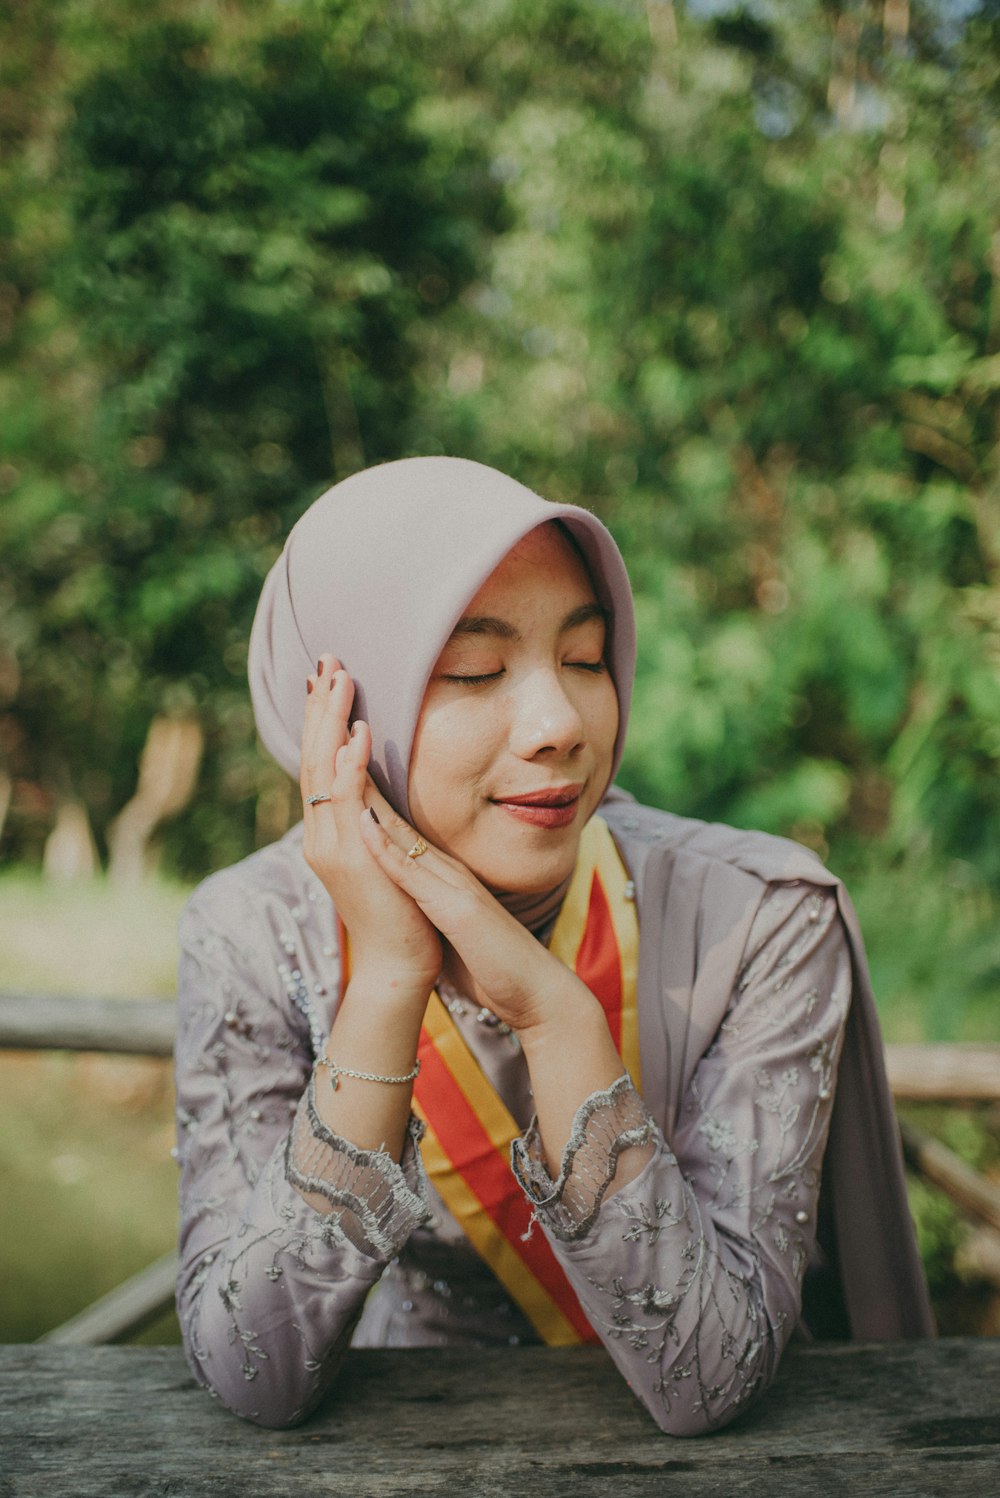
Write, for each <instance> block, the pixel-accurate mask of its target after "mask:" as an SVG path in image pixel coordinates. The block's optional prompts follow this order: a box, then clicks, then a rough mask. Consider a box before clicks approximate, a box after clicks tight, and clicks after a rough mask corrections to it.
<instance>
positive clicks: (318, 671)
mask: <svg viewBox="0 0 1000 1498" xmlns="http://www.w3.org/2000/svg"><path fill="white" fill-rule="evenodd" d="M316 675H317V676H322V675H323V662H322V661H317V662H316Z"/></svg>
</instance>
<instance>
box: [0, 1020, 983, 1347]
mask: <svg viewBox="0 0 1000 1498" xmlns="http://www.w3.org/2000/svg"><path fill="white" fill-rule="evenodd" d="M176 1030H177V1019H176V1011H175V1009H174V1006H173V1004H171V1003H170V1002H169V1001H167V1000H164V999H106V998H68V997H64V996H62V995H52V994H27V993H0V1050H70V1051H110V1052H115V1053H117V1054H119V1055H135V1056H170V1055H172V1053H173V1045H174V1037H175V1035H176ZM886 1060H887V1069H888V1074H889V1085H890V1087H891V1088H892V1093H893V1097H894V1098H896V1100H897V1101H907V1102H911V1101H912V1102H939V1103H948V1104H954V1103H960V1102H1000V1046H992V1045H890V1046H887V1048H886ZM900 1132H901V1134H902V1139H903V1152H904V1155H905V1157H906V1162H907V1164H908V1166H909V1167H910V1168H911V1169H912V1170H913V1171H915V1172H916V1173H917V1174H919V1175H921V1176H922V1177H923V1178H924V1179H925V1180H927V1181H929V1182H931V1183H932V1184H933V1185H934V1186H936V1187H938V1188H939V1189H940V1190H942V1191H944V1192H945V1193H946V1194H947V1195H948V1196H949V1197H950V1198H951V1200H952V1201H953V1202H955V1204H956V1205H957V1206H958V1208H959V1209H960V1211H962V1213H963V1214H964V1215H965V1216H966V1217H968V1218H970V1219H971V1220H972V1222H974V1223H976V1224H978V1227H977V1230H976V1231H975V1232H974V1233H972V1234H970V1237H969V1240H968V1242H967V1244H966V1248H965V1251H964V1253H963V1263H964V1265H965V1266H966V1267H967V1268H968V1269H970V1270H972V1271H973V1272H975V1273H977V1274H979V1275H980V1276H982V1277H983V1278H985V1279H987V1280H989V1281H990V1282H992V1283H993V1284H995V1285H997V1287H998V1288H1000V1187H998V1186H996V1185H994V1184H993V1183H992V1182H991V1181H988V1180H986V1179H985V1177H983V1176H981V1175H979V1174H977V1173H976V1171H974V1170H972V1169H970V1167H969V1166H968V1165H966V1164H965V1162H964V1161H963V1160H961V1159H959V1157H958V1156H957V1155H956V1154H954V1153H953V1151H951V1150H949V1149H948V1148H947V1147H946V1146H945V1145H943V1144H942V1143H941V1142H940V1141H939V1140H937V1139H934V1138H932V1137H931V1136H930V1135H928V1134H925V1133H924V1132H923V1131H922V1130H920V1129H917V1128H916V1127H915V1126H914V1125H913V1124H912V1123H910V1122H908V1121H907V1120H901V1121H900ZM176 1270H177V1260H176V1256H175V1255H174V1254H167V1255H165V1256H164V1257H163V1258H162V1259H158V1260H157V1261H156V1263H155V1264H152V1265H150V1266H149V1268H148V1269H144V1270H143V1271H142V1272H141V1273H140V1274H137V1275H134V1276H133V1277H132V1278H131V1279H129V1280H126V1281H125V1283H124V1284H122V1285H119V1286H117V1288H116V1289H114V1290H112V1291H111V1292H110V1293H109V1294H107V1295H105V1296H104V1297H102V1299H101V1300H98V1301H96V1302H95V1303H94V1304H93V1305H92V1306H88V1307H87V1309H86V1310H84V1311H81V1312H80V1314H79V1315H78V1316H74V1317H73V1318H72V1320H70V1321H67V1322H65V1323H64V1324H63V1325H62V1326H59V1327H56V1328H55V1329H54V1330H53V1331H50V1332H47V1333H46V1334H45V1336H44V1337H43V1338H41V1339H40V1340H42V1341H47V1342H62V1343H76V1344H85V1345H88V1346H93V1345H96V1344H98V1343H105V1342H118V1341H123V1340H125V1339H126V1338H128V1337H130V1336H133V1335H135V1333H136V1332H138V1331H140V1330H142V1328H143V1327H144V1326H146V1325H148V1324H150V1323H151V1322H153V1321H155V1320H156V1319H157V1318H158V1317H159V1316H161V1315H162V1314H163V1313H164V1312H165V1311H166V1310H168V1309H169V1307H170V1306H171V1305H172V1303H173V1297H174V1280H175V1277H176Z"/></svg>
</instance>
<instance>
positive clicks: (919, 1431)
mask: <svg viewBox="0 0 1000 1498" xmlns="http://www.w3.org/2000/svg"><path fill="white" fill-rule="evenodd" d="M998 1474H1000V1339H972V1338H969V1339H955V1340H949V1341H941V1342H936V1343H935V1342H925V1343H906V1344H893V1345H883V1346H862V1347H855V1346H848V1345H841V1346H827V1347H822V1348H821V1347H816V1348H804V1349H795V1350H793V1351H791V1352H790V1353H789V1354H788V1355H787V1356H786V1359H785V1362H784V1365H783V1367H782V1371H781V1373H780V1375H779V1378H778V1380H777V1382H776V1384H775V1386H774V1387H773V1388H772V1389H771V1391H770V1392H769V1394H768V1396H767V1398H766V1400H765V1401H764V1402H763V1403H762V1405H761V1406H760V1407H759V1409H757V1410H755V1411H753V1412H751V1414H750V1415H748V1416H747V1417H745V1418H744V1419H743V1420H742V1421H740V1422H738V1423H737V1424H736V1425H734V1426H732V1427H731V1428H729V1429H728V1430H724V1431H721V1432H719V1433H718V1434H716V1435H713V1436H711V1437H709V1438H707V1439H702V1440H687V1441H678V1440H672V1439H671V1438H670V1437H668V1436H664V1435H661V1434H660V1433H659V1432H658V1431H657V1429H656V1427H655V1426H654V1425H653V1423H652V1421H651V1420H650V1418H649V1416H648V1415H647V1414H646V1413H645V1412H644V1411H643V1410H642V1408H641V1407H640V1405H639V1404H638V1402H637V1401H636V1400H635V1398H634V1397H633V1396H632V1395H631V1394H630V1392H629V1390H628V1388H627V1387H626V1385H625V1384H624V1382H623V1381H622V1379H621V1377H620V1376H619V1374H618V1373H617V1372H616V1371H615V1369H614V1368H613V1367H612V1365H611V1363H610V1361H609V1360H608V1358H607V1356H606V1355H605V1354H604V1353H603V1352H600V1351H597V1350H593V1349H589V1348H587V1349H583V1348H574V1349H550V1348H544V1349H542V1348H511V1349H510V1350H490V1351H482V1352H476V1351H464V1350H463V1351H458V1350H445V1349H441V1350H433V1351H411V1352H388V1351H386V1352H355V1353H352V1354H350V1356H349V1358H348V1361H347V1364H346V1366H345V1369H344V1372H343V1374H342V1376H341V1379H340V1382H339V1384H338V1386H337V1389H336V1391H335V1397H334V1398H333V1399H332V1400H331V1402H330V1404H329V1405H328V1407H327V1408H326V1409H324V1410H323V1411H322V1412H321V1413H319V1414H318V1415H316V1416H314V1417H313V1419H312V1420H311V1421H310V1422H308V1423H307V1424H306V1425H304V1426H302V1427H300V1428H299V1429H297V1430H291V1431H270V1430H262V1429H258V1428H256V1427H254V1426H250V1425H246V1424H243V1423H242V1422H241V1421H239V1420H237V1419H236V1418H235V1417H234V1416H232V1415H229V1414H227V1413H226V1411H225V1410H223V1409H222V1408H221V1407H220V1406H219V1405H218V1404H217V1403H215V1402H214V1401H212V1400H210V1399H209V1398H208V1396H207V1395H206V1394H205V1393H204V1392H203V1391H202V1390H200V1389H198V1388H196V1386H195V1384H194V1382H193V1380H192V1378H191V1376H190V1374H189V1373H188V1371H187V1368H186V1367H185V1364H184V1361H183V1358H182V1356H181V1353H180V1351H179V1350H178V1349H176V1348H137V1347H105V1348H96V1349H83V1348H69V1347H52V1346H46V1347H42V1346H39V1345H37V1344H35V1345H33V1346H29V1347H0V1494H2V1495H3V1498H118V1495H128V1498H166V1495H171V1498H315V1495H320V1494H324V1495H326V1494H343V1495H345V1498H347V1495H349V1498H402V1495H404V1494H408V1495H409V1494H419V1495H423V1498H456V1495H458V1494H461V1495H462V1498H466V1495H471V1498H494V1495H501V1494H516V1495H518V1498H522V1495H528V1494H531V1495H532V1498H536V1495H537V1498H546V1495H551V1494H565V1495H567V1498H608V1495H610V1494H613V1495H614V1498H647V1495H650V1498H651V1495H654V1494H655V1495H657V1498H660V1495H663V1494H667V1495H670V1494H674V1493H676V1494H678V1495H681V1494H683V1498H703V1495H707V1494H718V1495H725V1498H741V1495H745V1498H751V1495H752V1498H791V1495H792V1494H794V1495H795V1498H811V1495H816V1498H820V1495H822V1498H840V1495H858V1498H861V1495H864V1498H938V1495H940V1498H986V1495H988V1494H992V1493H994V1492H996V1491H997V1478H998Z"/></svg>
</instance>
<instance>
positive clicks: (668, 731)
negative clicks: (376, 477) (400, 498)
mask: <svg viewBox="0 0 1000 1498" xmlns="http://www.w3.org/2000/svg"><path fill="white" fill-rule="evenodd" d="M904 23H905V24H904ZM0 33H2V34H0V51H2V54H3V56H4V59H5V67H6V69H7V79H6V87H5V90H4V104H3V115H2V117H0V131H2V143H3V154H2V156H0V283H2V284H0V340H2V341H0V489H2V491H3V497H2V501H0V502H2V511H0V620H2V630H3V636H2V639H3V643H2V647H0V733H2V744H3V748H4V749H5V751H6V755H7V758H8V761H9V763H10V766H11V773H12V777H13V781H14V795H13V801H12V808H11V812H10V815H9V817H8V822H7V835H6V849H7V856H8V857H9V858H31V857H34V856H36V855H37V852H38V849H39V847H40V844H41V840H42V838H43V837H44V835H45V833H46V831H47V830H48V827H49V825H50V824H51V817H52V811H53V807H54V805H55V803H56V802H57V801H58V800H59V799H60V798H62V797H71V798H73V799H76V800H78V801H81V802H83V803H84V804H85V805H86V807H87V809H88V812H89V815H90V818H91V821H92V823H93V826H94V828H95V832H96V834H97V837H98V841H99V843H102V842H103V838H104V835H105V831H106V828H107V826H108V823H109V821H110V819H111V818H112V817H113V816H114V814H115V813H116V812H117V811H118V810H119V809H120V808H121V806H122V805H123V804H124V802H125V801H126V800H127V798H128V796H129V795H130V794H131V792H132V790H133V788H134V784H135V775H136V763H137V757H138V753H139V750H140V748H141V745H142V742H143V739H144V736H145V733H146V729H147V727H148V724H149V722H150V720H151V718H152V717H153V715H154V714H156V713H168V714H170V713H175V714H192V713H193V714H196V715H197V716H198V717H199V719H200V721H201V723H202V725H203V727H204V730H205V733H206V736H207V752H206V756H205V760H204V764H203V770H202V780H201V784H200V786H199V790H198V794H197V796H196V798H195V800H194V801H193V802H192V804H191V805H190V807H189V808H188V809H187V810H186V811H185V812H183V813H182V814H181V815H180V816H179V817H178V818H176V820H175V821H174V822H172V823H171V824H169V825H168V826H167V827H166V828H165V829H164V832H163V841H164V852H165V855H166V858H167V862H168V865H169V866H170V867H171V868H173V869H175V870H176V871H178V872H180V873H181V874H183V875H185V876H188V877H190V876H193V875H196V874H199V873H201V872H202V871H204V870H205V869H207V868H209V867H210V866H213V865H217V864H220V863H223V862H226V861H228V860H230V859H232V858H234V857H236V856H238V855H239V854H241V853H242V852H245V851H248V850H249V849H250V848H251V847H252V846H253V844H254V841H255V839H259V838H260V837H262V836H266V835H273V832H272V831H270V830H269V829H271V828H272V825H273V823H272V820H269V818H268V817H262V816H261V814H260V807H261V805H262V804H263V803H264V802H267V803H268V804H269V805H270V804H273V799H274V794H275V789H274V788H275V776H276V772H275V771H274V770H273V768H271V767H269V766H268V765H267V764H266V762H265V760H264V758H263V757H262V755H261V754H260V752H259V751H258V749H257V748H256V746H255V743H254V737H253V726H252V721H251V718H250V714H249V708H248V704H247V698H246V693H245V687H244V684H243V670H244V664H245V642H246V637H247V633H248V629H249V622H250V619H251V616H252V610H253V606H254V601H255V597H256V593H257V591H258V589H259V585H260V582H261V579H262V577H263V575H264V572H265V570H266V568H267V567H268V565H269V564H270V561H271V560H272V558H273V556H274V555H275V553H276V550H277V548H278V546H279V545H280V541H281V538H282V536H283V534H284V533H285V531H286V530H287V528H288V527H289V525H290V524H291V522H292V521H293V519H294V518H295V517H296V515H297V514H298V513H300V512H301V510H302V509H303V508H304V507H305V505H306V504H307V503H308V502H309V501H310V500H311V499H312V498H313V497H314V496H315V495H316V494H317V493H318V492H319V491H320V490H321V489H322V488H323V487H325V486H326V484H327V483H329V482H330V481H332V480H333V479H335V478H339V477H342V476H343V475H344V474H345V473H346V472H349V471H351V470H352V469H354V468H356V467H359V466H361V465H362V464H365V463H371V462H375V461H378V460H381V459H385V458H391V457H395V456H398V455H401V454H404V453H408V452H438V451H449V452H455V453H460V454H463V455H466V456H469V457H475V458H479V459H482V460H484V461H486V462H493V463H495V464H497V466H499V467H501V468H504V469H505V470H507V471H508V472H512V473H514V474H516V475H517V476H518V477H520V478H522V479H524V480H525V481H526V482H528V483H530V484H532V485H533V486H534V487H536V488H538V489H539V490H540V492H542V493H544V494H547V495H549V496H551V497H553V498H565V499H572V500H576V501H579V502H582V503H585V504H588V505H590V506H592V507H593V508H595V509H596V510H597V511H598V512H599V513H600V514H601V515H602V516H603V518H605V519H606V520H607V521H608V523H609V524H610V525H611V527H612V529H613V530H614V531H615V533H616V535H617V537H618V538H619V541H620V542H621V545H622V548H623V550H624V552H625V554H626V558H627V560H628V562H629V564H630V568H631V571H632V575H633V578H634V581H635V589H636V601H637V609H638V615H639V622H640V637H641V644H640V658H639V673H638V683H637V696H636V709H635V716H634V720H633V724H632V729H631V736H630V742H629V748H628V755H627V759H626V763H625V768H624V772H623V779H624V781H625V783H626V784H627V785H628V786H629V787H630V788H631V789H633V790H634V791H635V792H636V793H637V794H639V795H640V796H641V797H643V798H644V799H648V800H650V801H653V802H656V803H657V804H660V805H664V806H669V807H671V808H672V809H675V810H678V811H682V812H688V813H692V814H695V815H699V816H707V817H718V818H722V819H727V820H731V821H735V822H737V823H740V824H746V825H750V824H753V825H758V826H762V827H765V828H767V829H769V830H773V831H777V832H783V833H787V834H790V835H792V836H794V837H797V838H799V839H801V840H802V841H804V842H806V843H808V844H810V845H811V846H813V847H815V848H817V849H818V851H820V852H821V853H822V854H824V855H826V856H829V857H830V858H831V859H832V861H833V862H834V863H835V865H836V866H837V867H838V868H840V869H844V870H846V871H848V872H850V873H852V874H853V875H854V876H856V877H857V878H858V879H859V880H860V887H861V890H862V892H863V894H865V899H864V900H863V901H862V904H865V903H866V901H867V903H868V905H869V906H870V907H871V909H872V910H875V911H881V915H880V916H879V917H878V918H879V919H880V920H881V921H882V922H883V927H884V930H888V932H889V936H890V937H891V941H892V942H893V943H895V945H894V947H893V950H892V951H891V952H890V951H889V950H888V948H887V947H883V948H882V949H880V950H877V951H876V953H875V956H876V959H877V965H878V964H879V963H881V964H882V966H883V968H884V970H885V971H887V972H889V973H895V974H896V975H897V981H898V983H899V984H900V985H901V988H902V991H904V992H908V991H910V987H911V985H916V988H917V990H920V989H921V985H922V984H923V985H924V987H927V988H928V991H929V990H930V989H933V990H934V992H935V993H938V992H940V999H939V1000H935V1003H936V1004H938V1010H937V1018H936V1019H935V1020H934V1021H933V1024H932V1028H933V1029H934V1031H935V1033H938V1034H945V1033H955V1032H956V1029H960V1028H961V1016H956V1014H955V1013H954V1012H953V1009H954V1004H955V999H956V995H955V976H956V962H958V961H964V962H965V963H966V965H967V972H963V973H962V974H961V977H960V982H959V984H958V986H959V987H960V988H962V989H963V990H965V989H968V988H969V987H970V985H971V987H972V988H973V989H974V990H975V991H976V992H978V993H980V994H984V993H989V994H992V995H993V997H994V998H995V995H996V992H997V988H998V986H1000V961H998V952H997V947H996V941H995V938H994V936H993V933H994V932H995V930H996V918H997V914H998V908H1000V836H998V835H997V825H998V813H1000V776H998V773H997V771H998V763H1000V582H998V560H1000V505H998V482H1000V481H998V470H997V453H998V446H997V432H998V429H1000V421H998V418H1000V399H998V397H1000V298H998V296H997V292H996V286H997V280H998V276H1000V250H998V245H1000V222H998V199H997V194H996V183H997V181H1000V125H998V120H1000V114H998V110H997V102H998V98H1000V20H998V16H997V11H996V7H995V5H993V4H992V3H983V4H980V5H975V4H971V3H970V4H969V5H968V6H965V7H958V8H956V7H955V6H945V5H943V4H940V3H931V0H922V3H917V0H912V3H910V4H909V5H903V6H898V5H897V6H894V7H883V6H882V5H881V4H874V3H864V4H862V3H851V4H848V3H834V0H828V3H819V0H797V3H795V4H793V5H788V6H781V7H775V6H764V5H763V4H743V5H733V6H727V5H725V4H722V3H712V4H709V3H707V0H701V3H698V4H695V3H691V4H689V5H688V6H687V7H682V6H680V5H676V4H670V3H666V0H655V3H654V0H650V3H648V4H640V3H638V0H635V3H632V0H616V3H612V0H531V3H528V0H490V3H488V4H478V5H474V6H469V5H462V4H459V3H458V0H411V3H410V4H407V5H398V6H389V7H386V6H382V5H378V4H376V3H374V0H353V3H350V4H348V3H338V0H284V3H281V4H278V3H273V0H257V3H244V4H242V5H238V6H230V5H223V4H221V3H212V0H204V3H200V4H194V3H191V4H186V3H183V0H151V3H150V4H149V5H147V6H146V7H144V9H143V10H142V11H141V12H139V11H137V10H136V9H135V8H134V7H132V6H130V5H127V4H125V3H124V0H119V3H118V4H117V6H115V5H108V4H102V5H100V6H98V5H97V4H96V0H35V3H33V4H32V5H31V6H25V7H19V8H18V9H17V11H16V12H15V13H12V14H10V15H9V16H8V18H7V19H5V20H0ZM269 798H270V799H269ZM917 887H919V890H920V891H921V894H920V898H919V900H917V899H916V897H915V896H912V892H913V890H914V889H915V888H917ZM908 890H909V891H910V894H909V895H908V894H907V891H908ZM911 896H912V899H911ZM908 901H910V904H909V908H908ZM918 906H919V910H918V908H917V907H918ZM915 922H917V923H918V924H919V931H917V930H916V929H915V924H914V923H915ZM869 929H871V926H869ZM884 930H882V929H881V928H880V931H879V932H875V933H873V934H874V937H875V945H876V947H877V948H878V946H879V942H880V941H884V940H888V938H887V937H885V936H884ZM921 933H923V934H921ZM921 953H922V954H923V956H921ZM921 964H923V967H922V968H921ZM921 974H923V976H921ZM950 1006H951V1009H952V1012H951V1014H950V1017H949V1007H950Z"/></svg>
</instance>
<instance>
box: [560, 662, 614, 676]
mask: <svg viewBox="0 0 1000 1498" xmlns="http://www.w3.org/2000/svg"><path fill="white" fill-rule="evenodd" d="M566 664H567V666H571V667H572V669H573V670H574V671H592V672H593V673H594V675H595V676H600V675H601V674H602V672H604V671H605V670H606V669H607V668H606V667H605V664H604V662H603V661H567V662H566Z"/></svg>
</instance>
